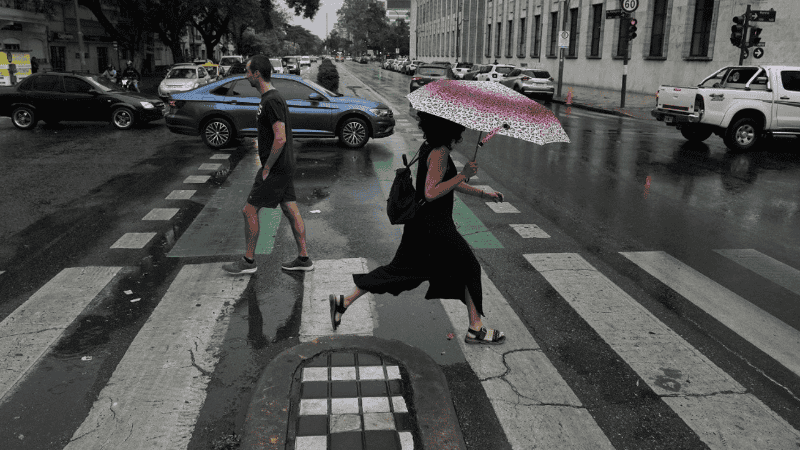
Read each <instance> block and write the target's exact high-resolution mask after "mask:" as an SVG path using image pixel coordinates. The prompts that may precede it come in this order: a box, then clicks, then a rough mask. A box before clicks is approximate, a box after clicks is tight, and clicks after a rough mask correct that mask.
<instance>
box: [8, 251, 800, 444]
mask: <svg viewBox="0 0 800 450" xmlns="http://www.w3.org/2000/svg"><path fill="white" fill-rule="evenodd" d="M715 251H716V252H717V253H719V254H725V255H745V257H742V258H740V259H742V261H743V264H742V265H743V266H748V265H752V261H754V260H766V258H768V256H767V255H763V254H761V253H759V252H757V251H755V250H751V249H718V250H715ZM620 254H621V255H622V256H624V257H625V258H627V259H628V260H629V261H631V262H632V263H633V264H634V265H635V266H636V267H637V269H636V270H639V271H641V273H642V274H645V273H646V274H649V275H650V276H652V277H654V278H655V279H657V280H658V281H659V282H661V283H663V284H664V285H665V286H667V287H668V288H669V289H670V290H672V291H674V292H675V293H676V294H679V295H681V296H683V297H684V298H686V299H687V300H689V301H691V302H692V303H695V304H697V305H698V306H699V307H701V308H705V310H706V312H707V313H708V314H709V315H710V316H711V317H713V318H714V319H716V320H719V321H720V322H721V323H723V324H725V325H726V326H728V327H729V328H730V329H731V330H732V331H734V332H736V333H738V334H740V335H741V336H742V337H743V338H745V339H747V341H748V342H750V343H751V344H752V345H754V346H756V347H758V348H759V349H760V350H762V351H764V352H765V353H766V354H768V355H770V356H772V357H773V358H774V359H775V360H776V361H777V362H779V363H780V364H782V365H783V366H785V367H787V368H788V369H790V370H792V371H793V372H794V373H797V371H796V370H797V369H796V368H797V367H798V361H799V360H800V355H798V353H797V351H796V349H797V348H800V345H798V344H799V343H800V341H798V331H797V330H795V329H793V328H791V327H788V326H785V324H783V325H782V322H781V321H780V320H779V319H777V318H775V317H773V316H771V315H769V314H767V313H766V312H764V311H760V310H759V309H758V308H757V307H756V306H755V305H752V304H750V303H749V302H747V301H746V300H745V299H742V298H740V297H738V296H736V295H735V294H733V293H732V292H730V291H726V288H725V287H724V286H721V285H720V284H718V283H716V282H715V281H712V280H710V279H707V278H705V277H703V276H702V275H701V274H699V272H697V271H695V270H694V269H692V268H691V267H689V266H687V265H686V264H684V263H682V262H681V261H680V260H678V259H677V258H675V257H673V256H671V255H669V254H667V253H665V252H650V251H648V252H621V253H620ZM522 257H523V258H524V259H525V260H526V261H527V262H528V264H529V265H530V274H529V275H530V276H534V275H537V276H541V277H543V278H544V279H545V280H546V282H547V283H548V284H549V285H550V286H551V287H552V288H553V289H554V290H555V291H556V292H558V294H559V295H560V296H561V298H563V299H564V301H565V302H566V303H567V304H568V305H569V306H570V308H571V309H573V310H574V311H575V312H576V313H577V314H578V315H579V316H580V317H581V318H582V319H583V320H584V321H585V322H586V324H587V325H588V326H589V327H591V329H592V330H593V331H594V332H595V333H597V335H598V336H599V337H600V338H601V339H602V340H603V341H604V342H605V343H606V344H607V345H608V346H609V347H610V348H611V349H612V350H613V352H614V353H616V355H618V356H619V358H621V359H622V360H623V361H624V362H625V363H626V364H627V365H628V366H629V367H630V368H631V369H632V370H633V371H634V372H635V373H636V374H637V375H638V376H639V377H640V378H641V380H643V381H644V382H645V383H646V384H647V386H648V387H649V388H650V389H651V390H652V391H653V392H654V393H655V394H656V395H657V396H658V397H659V398H660V399H661V400H662V401H663V402H664V403H665V404H667V405H668V406H669V408H671V409H672V410H673V411H674V413H675V414H676V415H677V416H678V417H680V419H681V420H683V421H684V422H685V423H686V424H687V425H688V427H689V428H690V429H691V430H693V431H694V433H696V434H697V436H698V437H699V439H700V440H701V441H702V442H704V443H705V444H706V445H707V446H708V447H709V448H711V449H725V448H737V449H738V448H757V449H770V448H775V449H784V448H796V447H797V446H798V445H800V432H798V430H796V429H795V428H793V427H792V425H791V424H790V423H788V422H787V421H786V420H785V419H784V418H782V417H781V416H780V415H779V414H777V413H776V412H774V411H772V410H771V409H770V408H769V407H768V406H767V405H766V404H765V403H764V402H762V400H761V399H759V398H758V397H757V396H756V395H755V394H754V393H752V392H750V391H749V390H748V389H746V388H745V387H743V386H742V385H741V384H740V383H738V382H737V381H736V380H735V379H734V378H733V377H731V376H730V375H729V374H728V373H726V372H725V371H724V370H723V369H721V368H720V367H718V366H717V365H715V364H714V363H713V362H712V361H711V360H710V359H709V358H708V357H706V356H705V355H704V354H703V353H702V352H701V351H700V350H698V349H696V348H694V347H693V346H692V345H691V344H689V343H688V342H687V341H686V340H685V339H683V338H682V337H681V336H680V335H679V334H678V333H676V332H675V331H673V330H672V329H671V328H670V327H669V326H667V325H666V324H665V323H663V322H662V321H661V320H659V319H658V318H657V317H656V316H654V315H653V314H652V313H650V312H649V311H648V310H647V309H646V308H645V307H643V306H642V305H641V304H640V303H639V302H637V300H636V299H635V298H634V297H632V296H631V295H629V294H628V293H626V292H625V290H623V289H622V288H621V287H619V286H617V285H616V284H615V283H614V282H613V281H611V280H610V279H609V278H608V277H606V276H605V275H604V274H603V273H601V272H600V271H599V270H597V269H596V268H594V267H593V266H592V264H590V263H589V262H588V261H587V260H586V259H584V258H583V257H582V256H581V255H580V254H577V253H526V254H524V255H522ZM315 264H316V269H315V270H314V271H313V272H310V273H308V274H306V275H307V276H306V277H305V279H304V282H303V283H304V297H303V305H302V315H301V326H300V340H301V341H303V342H308V341H312V340H314V339H316V338H319V337H322V336H327V335H333V334H347V335H363V336H369V335H372V331H373V329H374V327H375V321H376V320H378V317H377V313H376V311H377V309H376V307H375V298H374V297H373V296H371V295H367V296H365V297H363V298H362V299H360V300H359V302H356V303H355V304H354V305H353V306H352V308H351V309H349V310H348V313H347V316H346V320H344V321H343V322H342V326H341V327H340V328H339V330H337V331H336V332H333V331H332V330H331V328H330V315H329V309H328V294H329V293H331V292H343V293H344V292H349V290H350V289H351V288H352V277H351V276H350V275H351V274H353V273H359V272H365V271H368V270H369V268H368V267H367V261H366V259H364V258H346V259H340V260H317V261H316V262H315ZM219 266H220V264H219V263H209V264H187V265H184V266H183V267H182V268H181V270H180V272H179V274H178V275H177V277H176V279H175V280H174V281H173V282H172V283H171V284H170V286H169V289H168V290H167V291H166V293H165V294H164V296H163V298H162V299H161V301H160V302H159V303H158V306H157V307H156V309H155V310H154V311H153V312H152V314H151V316H150V318H149V319H148V321H147V323H146V324H145V325H144V327H143V328H142V329H141V330H140V331H139V333H138V335H137V336H136V338H135V339H134V341H133V342H132V344H131V345H130V347H129V348H128V350H127V352H126V353H125V356H124V357H123V358H122V360H121V361H120V362H119V364H118V365H117V367H116V369H115V370H114V372H113V374H112V375H111V378H110V379H109V380H108V382H107V383H106V386H105V388H103V389H102V391H101V392H100V394H99V396H98V398H97V399H96V400H95V402H94V406H93V407H92V409H91V411H90V412H89V414H88V416H87V417H86V418H85V420H84V421H83V423H82V424H81V425H80V427H79V428H78V429H77V430H75V432H74V435H73V437H72V440H71V442H70V443H69V445H67V446H66V447H65V448H67V449H70V450H71V449H93V448H115V449H125V448H130V449H138V448H154V449H178V448H186V446H187V445H188V442H189V440H190V439H191V436H192V432H193V429H194V422H195V420H196V419H197V417H198V415H199V411H200V409H201V408H202V406H203V402H204V398H205V392H206V388H207V386H208V381H209V380H210V376H211V374H212V373H213V372H214V369H215V366H216V364H217V362H218V360H219V356H218V354H217V351H216V350H217V349H218V348H219V346H220V345H221V342H222V339H223V338H224V336H225V333H226V330H227V324H228V322H227V315H228V314H229V312H230V310H231V309H232V305H233V304H235V303H236V302H237V301H238V300H239V299H240V298H241V296H242V294H243V292H244V289H245V287H246V285H247V281H248V280H249V277H247V276H237V277H232V276H229V275H227V274H225V273H223V272H222V271H221V269H220V267H219ZM757 267H758V268H759V271H760V272H762V273H759V275H762V274H763V273H764V270H762V269H760V268H761V266H757ZM772 267H773V268H778V269H779V270H778V272H779V273H781V274H784V275H785V274H786V273H789V274H790V275H792V274H793V275H792V276H790V277H786V276H781V277H780V278H779V280H780V281H781V283H783V284H785V285H791V284H792V283H796V282H797V274H795V273H794V272H793V270H794V269H792V268H789V269H790V270H787V268H786V267H783V266H782V265H780V264H779V263H778V262H777V261H775V262H774V263H773V264H772ZM120 270H121V268H119V267H79V268H69V269H65V270H64V271H62V272H61V273H60V274H58V275H57V276H56V277H54V278H53V279H52V280H51V281H50V282H49V283H47V285H45V286H44V287H42V288H41V289H40V290H39V291H38V292H36V293H35V294H34V295H33V296H32V297H31V298H30V299H29V300H28V301H27V302H26V303H25V304H23V305H22V306H21V307H20V308H19V309H18V310H16V311H14V312H13V313H12V314H11V315H9V316H8V317H6V318H5V319H4V320H3V321H2V322H0V354H2V355H3V356H4V358H3V359H4V361H6V362H7V366H6V368H5V369H6V370H4V371H0V403H2V402H3V400H2V398H5V397H7V396H8V395H11V394H12V393H13V391H14V386H15V385H17V384H19V383H24V382H25V377H26V375H27V374H28V373H29V372H30V371H31V370H33V369H35V365H36V362H37V360H38V359H39V358H41V357H42V355H44V354H45V353H46V352H48V351H49V350H50V349H51V348H52V346H53V345H54V344H55V343H56V342H57V340H58V338H59V337H60V336H61V335H62V333H63V331H64V330H65V329H66V328H67V327H68V326H69V325H70V323H72V322H73V321H75V320H76V319H77V318H78V317H79V316H80V315H81V313H82V312H83V311H84V310H85V309H86V308H88V307H89V305H90V303H92V302H93V301H97V297H98V295H99V293H100V292H101V291H102V290H103V289H104V288H105V287H106V286H107V285H108V284H109V283H110V282H111V280H112V279H113V278H114V277H115V276H116V275H117V274H118V273H119V271H120ZM768 275H769V274H768ZM522 276H525V275H524V274H523V275H522ZM482 279H483V280H482V281H483V286H484V309H485V313H486V316H487V318H488V319H489V321H490V322H491V325H492V327H496V328H499V329H502V330H504V332H506V334H507V336H508V340H507V342H506V343H505V344H504V345H502V346H469V345H466V344H464V343H463V341H462V340H461V339H460V338H461V336H460V334H461V333H462V332H464V331H465V330H462V329H463V328H464V323H465V317H464V315H465V314H464V311H463V309H464V308H463V305H462V304H461V303H460V302H458V301H453V300H448V299H443V300H441V303H442V306H443V308H444V310H445V313H446V314H447V318H448V319H449V321H450V323H451V324H452V327H453V329H455V330H456V331H457V333H458V337H459V345H460V348H461V351H462V352H463V354H464V356H465V359H466V360H467V362H468V363H469V365H470V367H471V369H472V370H473V371H474V372H475V374H476V375H477V377H478V378H479V379H480V380H481V385H482V386H483V388H484V390H485V393H486V395H487V397H488V398H489V400H490V402H491V404H492V407H493V408H494V410H495V414H496V415H497V417H498V419H499V421H500V423H501V425H502V426H503V429H504V431H505V433H506V435H507V437H508V440H509V442H510V443H511V445H512V448H531V445H532V443H533V444H534V445H535V448H600V449H602V448H609V449H611V448H614V447H613V445H612V444H611V442H610V441H609V439H608V438H607V437H606V435H605V433H604V431H603V429H602V428H601V426H600V425H598V422H597V421H596V419H595V418H594V417H593V416H592V414H591V413H590V412H589V410H588V409H587V408H586V407H585V405H583V404H582V403H581V401H580V400H579V399H578V397H577V396H576V395H575V393H574V392H573V391H572V389H571V388H570V386H569V385H568V383H567V382H566V381H565V380H564V379H563V378H562V377H561V376H560V375H559V373H558V371H557V370H556V369H555V367H554V366H553V365H552V363H551V362H550V361H549V359H548V357H547V355H546V354H545V353H544V352H543V351H542V348H541V346H540V345H539V344H538V343H537V342H536V340H535V339H534V338H533V336H532V335H531V331H530V330H529V329H528V328H527V326H526V325H525V323H524V322H523V321H522V320H521V319H520V318H519V317H518V316H517V314H516V313H515V312H514V308H512V306H511V304H512V303H513V302H510V301H509V300H507V299H506V298H504V295H503V294H502V293H501V289H499V288H498V286H495V284H494V282H493V280H492V279H490V278H489V276H488V275H487V273H486V272H482ZM55 299H57V300H58V301H55ZM709 299H711V300H713V299H724V307H722V306H721V305H720V304H714V303H708V304H707V305H705V304H704V302H709V301H711V300H709ZM515 301H520V299H516V300H515ZM737 317H743V318H746V319H747V321H748V322H752V324H751V325H750V326H748V327H744V325H745V324H743V323H741V322H738V321H736V320H734V319H735V318H737ZM767 338H769V339H767ZM132 430H137V431H136V432H132Z"/></svg>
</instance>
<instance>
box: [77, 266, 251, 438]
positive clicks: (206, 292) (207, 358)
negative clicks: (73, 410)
mask: <svg viewBox="0 0 800 450" xmlns="http://www.w3.org/2000/svg"><path fill="white" fill-rule="evenodd" d="M248 280H249V277H248V276H231V275H228V274H227V273H225V272H224V271H223V270H222V268H221V264H220V263H211V264H199V265H187V266H184V267H183V268H182V269H181V271H180V272H179V273H178V276H177V277H176V278H175V281H173V282H172V284H171V285H170V287H169V289H168V290H167V292H166V294H164V298H163V299H162V300H161V302H160V303H159V304H158V306H157V307H156V309H155V310H154V311H153V312H152V314H151V315H150V318H149V319H148V320H147V322H146V323H145V324H144V326H143V327H142V329H141V330H140V331H139V334H138V335H137V336H136V338H135V339H134V340H133V342H132V343H131V345H130V347H129V348H128V351H127V352H126V353H125V356H123V358H122V361H120V362H119V365H117V368H116V370H115V371H114V373H113V375H112V376H111V379H110V380H109V381H108V383H107V384H106V386H105V388H103V390H102V391H101V392H100V394H99V396H98V398H97V400H96V401H95V402H94V405H93V406H92V409H91V411H90V412H89V415H88V416H87V417H86V419H85V420H84V422H83V424H82V425H81V426H80V428H78V430H77V431H76V432H75V434H74V435H73V436H72V439H70V442H69V444H68V445H67V446H66V447H65V449H66V450H91V449H110V448H113V449H115V450H125V449H130V450H140V449H145V448H147V449H181V448H187V446H188V444H189V441H190V440H191V438H192V432H193V430H194V426H195V421H196V419H197V416H198V414H199V413H200V408H201V407H202V406H203V402H204V400H205V397H206V387H207V385H208V382H209V380H210V379H211V374H212V373H213V372H214V368H215V366H216V364H217V362H218V361H219V354H218V349H219V346H220V344H221V343H222V340H223V339H224V337H225V333H226V330H227V328H228V323H229V317H230V313H231V312H232V310H233V305H234V304H235V303H236V301H238V300H239V298H240V296H241V295H242V292H244V290H245V288H246V287H247V284H248Z"/></svg>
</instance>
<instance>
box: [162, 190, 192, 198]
mask: <svg viewBox="0 0 800 450" xmlns="http://www.w3.org/2000/svg"><path fill="white" fill-rule="evenodd" d="M196 192H197V191H196V190H191V189H178V190H174V191H172V192H170V194H169V195H168V196H167V197H166V200H189V199H190V198H192V196H193V195H194V194H195V193H196Z"/></svg>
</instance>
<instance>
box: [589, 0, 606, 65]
mask: <svg viewBox="0 0 800 450" xmlns="http://www.w3.org/2000/svg"><path fill="white" fill-rule="evenodd" d="M602 25H603V5H592V47H591V49H590V50H589V56H600V27H601V26H602Z"/></svg>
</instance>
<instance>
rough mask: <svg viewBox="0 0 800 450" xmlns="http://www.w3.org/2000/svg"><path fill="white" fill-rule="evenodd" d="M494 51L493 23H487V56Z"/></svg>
mask: <svg viewBox="0 0 800 450" xmlns="http://www.w3.org/2000/svg"><path fill="white" fill-rule="evenodd" d="M491 51H492V24H488V25H486V56H491V55H490V52H491Z"/></svg>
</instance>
